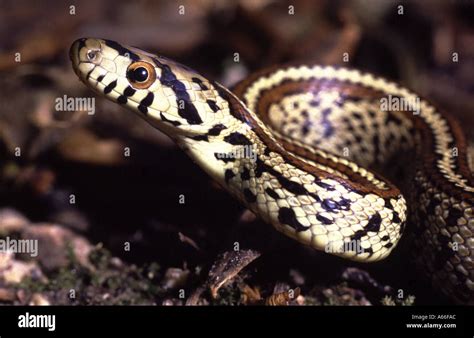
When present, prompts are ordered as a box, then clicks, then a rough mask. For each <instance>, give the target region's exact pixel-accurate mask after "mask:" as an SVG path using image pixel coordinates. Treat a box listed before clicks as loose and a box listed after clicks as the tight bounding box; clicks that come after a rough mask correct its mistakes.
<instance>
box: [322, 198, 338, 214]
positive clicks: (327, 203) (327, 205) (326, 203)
mask: <svg viewBox="0 0 474 338" xmlns="http://www.w3.org/2000/svg"><path fill="white" fill-rule="evenodd" d="M321 206H322V207H323V208H324V209H325V210H327V211H330V212H337V211H338V210H339V205H338V204H337V203H336V202H335V201H334V200H331V199H325V200H323V201H322V203H321Z"/></svg>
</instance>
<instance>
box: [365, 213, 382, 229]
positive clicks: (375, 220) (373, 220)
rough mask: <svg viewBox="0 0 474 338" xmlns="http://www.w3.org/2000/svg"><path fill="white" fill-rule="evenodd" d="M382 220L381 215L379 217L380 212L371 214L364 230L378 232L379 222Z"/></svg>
mask: <svg viewBox="0 0 474 338" xmlns="http://www.w3.org/2000/svg"><path fill="white" fill-rule="evenodd" d="M381 222H382V217H380V214H379V213H378V212H377V213H375V214H373V215H372V217H370V219H369V223H367V225H366V226H365V230H367V232H369V231H371V232H378V231H379V230H380V223H381Z"/></svg>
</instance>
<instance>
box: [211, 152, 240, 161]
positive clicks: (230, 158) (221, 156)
mask: <svg viewBox="0 0 474 338" xmlns="http://www.w3.org/2000/svg"><path fill="white" fill-rule="evenodd" d="M214 157H215V158H216V159H218V160H220V161H222V162H224V163H229V162H235V158H234V157H235V155H234V154H232V153H231V154H226V153H214Z"/></svg>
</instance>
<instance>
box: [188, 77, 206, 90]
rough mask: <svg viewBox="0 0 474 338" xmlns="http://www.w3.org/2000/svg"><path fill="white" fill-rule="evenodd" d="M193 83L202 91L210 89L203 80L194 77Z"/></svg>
mask: <svg viewBox="0 0 474 338" xmlns="http://www.w3.org/2000/svg"><path fill="white" fill-rule="evenodd" d="M191 81H193V82H194V83H197V84H198V85H199V87H200V88H201V90H209V88H208V87H207V86H206V85H205V84H204V83H203V82H202V80H201V79H199V78H197V77H193V78H192V79H191Z"/></svg>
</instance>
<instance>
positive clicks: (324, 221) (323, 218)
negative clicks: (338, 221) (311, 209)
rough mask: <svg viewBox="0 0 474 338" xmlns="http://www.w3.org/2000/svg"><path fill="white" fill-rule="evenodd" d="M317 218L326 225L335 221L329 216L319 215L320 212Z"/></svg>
mask: <svg viewBox="0 0 474 338" xmlns="http://www.w3.org/2000/svg"><path fill="white" fill-rule="evenodd" d="M316 219H317V220H318V221H320V222H321V223H323V224H324V225H330V224H332V223H333V221H331V220H330V219H329V218H327V217H324V216H322V215H319V214H318V215H316Z"/></svg>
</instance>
